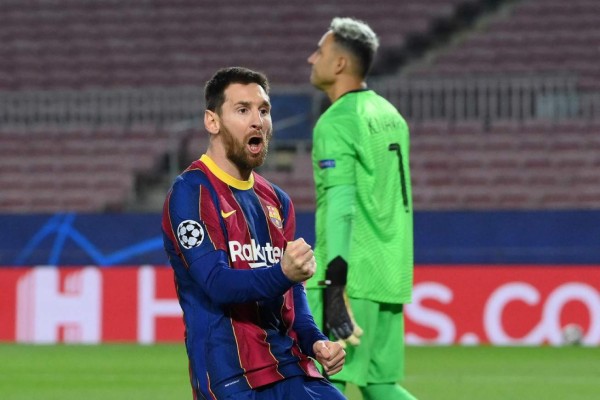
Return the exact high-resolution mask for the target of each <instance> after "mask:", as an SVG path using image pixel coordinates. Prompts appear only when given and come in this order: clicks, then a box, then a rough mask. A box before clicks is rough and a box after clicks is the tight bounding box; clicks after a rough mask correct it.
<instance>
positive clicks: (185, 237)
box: [177, 219, 204, 250]
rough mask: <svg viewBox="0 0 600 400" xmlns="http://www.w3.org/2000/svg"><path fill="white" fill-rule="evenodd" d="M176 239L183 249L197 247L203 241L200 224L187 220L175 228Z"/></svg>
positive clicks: (202, 230) (202, 231)
mask: <svg viewBox="0 0 600 400" xmlns="http://www.w3.org/2000/svg"><path fill="white" fill-rule="evenodd" d="M177 239H178V240H179V244H180V245H181V246H182V247H183V248H184V249H188V250H189V249H192V248H194V247H198V246H200V243H202V240H204V229H202V226H201V225H200V223H198V222H196V221H192V220H191V219H187V220H185V221H183V222H182V223H180V224H179V226H178V227H177Z"/></svg>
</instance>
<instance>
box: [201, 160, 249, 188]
mask: <svg viewBox="0 0 600 400" xmlns="http://www.w3.org/2000/svg"><path fill="white" fill-rule="evenodd" d="M200 162H202V163H203V164H204V165H206V166H207V167H208V169H209V170H210V172H212V173H213V174H215V176H216V177H217V178H219V179H220V180H221V181H223V182H225V183H226V184H228V185H229V186H231V187H234V188H236V189H239V190H248V189H252V186H254V174H250V179H248V180H247V181H241V180H239V179H236V178H234V177H233V176H231V175H229V174H228V173H227V172H225V171H223V170H222V169H221V168H219V167H218V166H217V164H215V162H214V161H213V160H212V159H211V158H210V157H209V156H207V155H206V154H203V155H202V157H200Z"/></svg>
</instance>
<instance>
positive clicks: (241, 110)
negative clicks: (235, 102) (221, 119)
mask: <svg viewBox="0 0 600 400" xmlns="http://www.w3.org/2000/svg"><path fill="white" fill-rule="evenodd" d="M238 112H239V113H240V114H246V113H247V112H248V109H247V108H238Z"/></svg>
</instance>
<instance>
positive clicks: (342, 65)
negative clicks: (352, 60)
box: [335, 55, 349, 75]
mask: <svg viewBox="0 0 600 400" xmlns="http://www.w3.org/2000/svg"><path fill="white" fill-rule="evenodd" d="M348 61H349V60H348V57H346V56H343V55H341V56H338V58H337V62H336V64H335V73H336V75H337V74H340V73H342V71H344V69H346V68H347V67H348Z"/></svg>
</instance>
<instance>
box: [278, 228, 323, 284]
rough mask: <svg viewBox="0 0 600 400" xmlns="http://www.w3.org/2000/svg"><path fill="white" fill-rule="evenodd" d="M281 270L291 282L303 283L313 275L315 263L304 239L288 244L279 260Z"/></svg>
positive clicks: (315, 267)
mask: <svg viewBox="0 0 600 400" xmlns="http://www.w3.org/2000/svg"><path fill="white" fill-rule="evenodd" d="M281 269H282V270H283V273H284V274H285V276H286V277H287V278H288V279H289V280H291V281H293V282H303V281H305V280H307V279H308V278H310V277H311V276H313V275H314V273H315V270H316V269H317V263H316V261H315V256H314V254H313V251H312V248H311V247H310V245H309V244H308V243H306V242H305V241H304V239H302V238H300V239H296V240H294V241H291V242H288V244H287V247H286V249H285V251H284V252H283V257H282V258H281Z"/></svg>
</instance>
